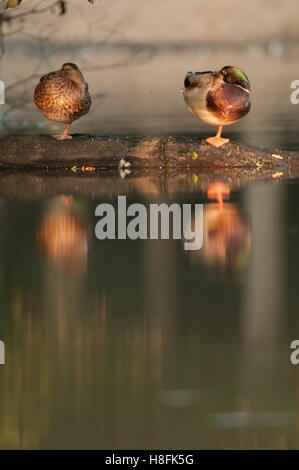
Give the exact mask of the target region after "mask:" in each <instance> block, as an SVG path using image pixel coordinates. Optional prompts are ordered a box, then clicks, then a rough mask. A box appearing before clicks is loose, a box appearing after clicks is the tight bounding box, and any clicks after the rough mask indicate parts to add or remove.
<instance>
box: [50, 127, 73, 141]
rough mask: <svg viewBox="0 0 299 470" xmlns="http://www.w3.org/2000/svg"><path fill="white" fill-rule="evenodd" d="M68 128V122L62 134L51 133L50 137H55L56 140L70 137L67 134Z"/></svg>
mask: <svg viewBox="0 0 299 470" xmlns="http://www.w3.org/2000/svg"><path fill="white" fill-rule="evenodd" d="M69 128H70V124H67V125H66V128H65V130H64V131H63V133H62V134H58V135H53V136H52V137H55V139H57V140H64V139H72V136H71V135H69V134H68V130H69Z"/></svg>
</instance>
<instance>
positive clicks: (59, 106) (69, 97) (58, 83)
mask: <svg viewBox="0 0 299 470" xmlns="http://www.w3.org/2000/svg"><path fill="white" fill-rule="evenodd" d="M34 103H35V104H36V106H37V107H38V109H39V110H40V111H41V112H42V113H43V115H44V116H45V117H46V118H48V119H50V120H51V121H56V122H63V123H64V124H66V129H65V131H64V132H63V133H62V134H59V135H53V137H55V138H56V139H58V140H63V139H71V138H72V137H71V136H70V135H68V130H69V128H70V125H71V124H72V122H74V121H76V119H79V118H80V117H81V116H84V115H85V114H87V113H88V111H89V108H90V106H91V99H90V95H89V93H88V85H87V83H86V82H85V80H84V77H83V75H82V73H81V71H80V70H79V68H78V67H77V65H75V64H63V66H62V67H61V69H60V70H57V71H56V72H50V73H47V74H46V75H44V76H43V77H42V78H41V79H40V82H39V84H38V85H37V87H36V88H35V92H34Z"/></svg>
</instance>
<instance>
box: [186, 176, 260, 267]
mask: <svg viewBox="0 0 299 470" xmlns="http://www.w3.org/2000/svg"><path fill="white" fill-rule="evenodd" d="M207 195H208V199H209V200H216V201H217V203H213V202H211V203H208V204H204V209H203V240H204V241H203V246H202V248H201V250H199V251H197V252H195V251H194V252H192V254H191V256H192V259H193V261H194V260H196V261H203V262H204V264H206V265H207V266H209V267H221V268H225V269H230V270H232V271H241V270H243V269H244V268H245V267H246V266H247V264H248V261H249V254H250V250H251V225H250V221H249V218H248V216H247V215H246V214H245V213H244V212H243V211H242V209H241V208H240V206H239V205H238V204H237V203H233V202H224V201H225V200H228V199H229V198H230V188H229V185H227V184H225V183H212V184H210V185H209V187H208V190H207Z"/></svg>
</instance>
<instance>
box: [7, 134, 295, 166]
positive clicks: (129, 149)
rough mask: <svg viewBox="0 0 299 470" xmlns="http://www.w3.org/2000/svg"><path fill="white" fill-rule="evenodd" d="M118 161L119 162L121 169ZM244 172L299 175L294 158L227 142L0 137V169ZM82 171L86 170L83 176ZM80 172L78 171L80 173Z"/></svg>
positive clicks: (176, 139) (171, 138)
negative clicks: (219, 143) (62, 139)
mask: <svg viewBox="0 0 299 470" xmlns="http://www.w3.org/2000/svg"><path fill="white" fill-rule="evenodd" d="M121 160H123V162H122V163H121ZM124 162H125V163H127V164H128V168H130V169H131V170H137V169H143V170H146V169H154V168H156V169H160V170H164V171H168V172H169V171H170V172H173V171H177V170H178V171H180V170H182V169H189V168H191V169H192V168H195V169H201V170H203V169H209V170H211V171H215V172H216V171H218V172H221V171H222V170H230V171H232V170H234V169H240V168H241V169H244V170H250V171H253V172H256V173H257V174H259V173H260V172H263V171H269V170H270V171H283V172H285V171H287V170H288V171H289V172H291V173H292V175H297V174H299V152H289V151H278V150H268V149H264V148H260V147H251V146H248V145H244V144H241V143H237V142H233V141H231V142H229V143H228V144H225V145H224V146H222V147H221V148H215V147H212V146H211V145H210V144H208V143H207V142H205V140H203V139H199V138H196V137H114V136H104V137H92V136H85V135H74V136H73V139H72V140H65V141H57V140H55V139H54V138H53V137H51V136H49V135H38V136H30V135H25V136H21V135H17V136H14V135H10V136H3V137H0V169H2V170H3V169H7V170H27V171H28V170H29V171H33V170H39V171H50V170H55V171H59V172H63V171H70V170H72V171H76V172H77V171H100V170H115V169H118V168H119V167H120V166H121V165H122V164H123V165H124ZM86 168H87V169H88V170H86ZM82 169H83V170H82Z"/></svg>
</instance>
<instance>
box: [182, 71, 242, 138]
mask: <svg viewBox="0 0 299 470" xmlns="http://www.w3.org/2000/svg"><path fill="white" fill-rule="evenodd" d="M184 98H185V101H186V103H187V105H188V107H189V110H190V111H191V112H192V113H193V114H195V116H197V117H198V118H199V119H201V120H202V121H204V122H207V123H208V124H214V125H216V126H219V128H218V132H217V134H216V136H215V137H209V138H208V139H206V141H207V142H209V143H210V144H212V145H214V146H215V147H221V145H223V144H226V143H227V142H229V139H223V138H222V137H221V131H222V127H223V126H225V125H228V124H232V123H233V122H236V121H238V120H239V119H241V118H242V117H243V116H245V114H247V113H248V111H249V110H250V83H249V80H248V78H247V76H246V75H245V73H244V72H242V70H240V69H239V68H237V67H233V66H232V65H228V66H226V67H223V68H222V69H221V70H220V71H219V72H211V71H208V72H195V73H193V72H188V73H187V75H186V77H185V89H184Z"/></svg>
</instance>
